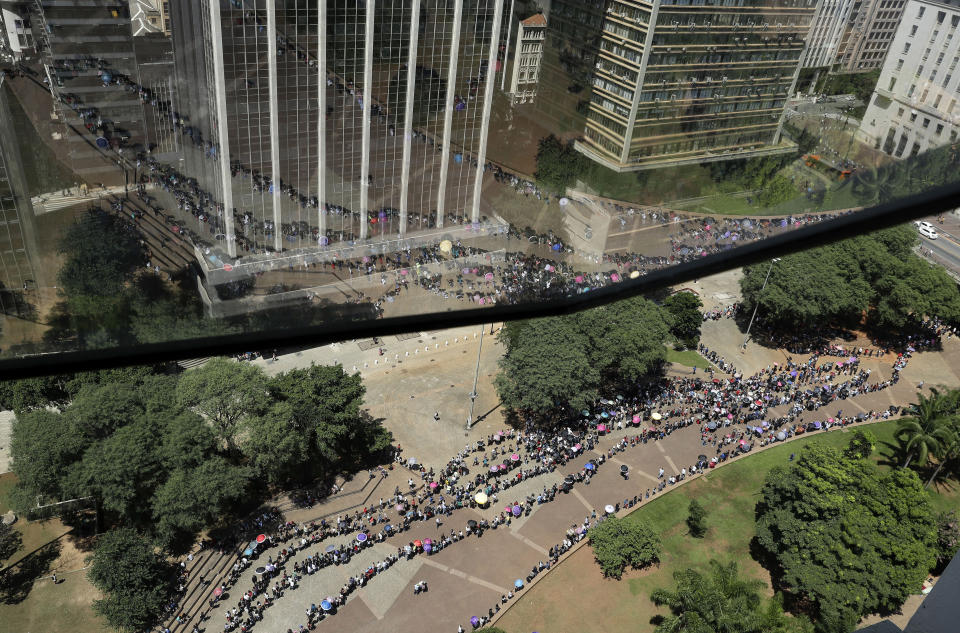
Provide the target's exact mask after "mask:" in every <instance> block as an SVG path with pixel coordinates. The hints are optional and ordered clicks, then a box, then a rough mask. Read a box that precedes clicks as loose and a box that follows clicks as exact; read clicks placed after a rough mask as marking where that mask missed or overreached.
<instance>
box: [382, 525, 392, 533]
mask: <svg viewBox="0 0 960 633" xmlns="http://www.w3.org/2000/svg"><path fill="white" fill-rule="evenodd" d="M383 529H384V530H386V531H387V532H389V531H391V530H392V529H393V526H392V525H388V526H387V527H385V528H383Z"/></svg>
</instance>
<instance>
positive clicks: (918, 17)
mask: <svg viewBox="0 0 960 633" xmlns="http://www.w3.org/2000/svg"><path fill="white" fill-rule="evenodd" d="M926 11H927V7H920V10H919V11H917V19H918V20H919V19H920V18H922V17H923V14H924V13H925V12H926Z"/></svg>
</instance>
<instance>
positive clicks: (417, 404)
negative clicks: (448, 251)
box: [173, 273, 960, 633]
mask: <svg viewBox="0 0 960 633" xmlns="http://www.w3.org/2000/svg"><path fill="white" fill-rule="evenodd" d="M736 280H737V278H736V274H735V273H725V274H724V275H721V276H720V277H719V278H718V279H710V280H700V281H698V282H697V283H696V284H695V288H699V291H702V296H703V298H704V302H705V304H706V305H707V307H708V308H712V307H723V306H725V305H729V304H730V303H732V302H734V301H736V300H737V297H736V294H735V293H736ZM490 327H491V326H489V325H488V326H486V329H485V332H486V335H485V336H484V337H483V340H484V343H483V350H482V352H481V354H480V372H479V389H478V391H479V394H480V395H479V398H478V401H477V404H476V415H477V416H480V415H483V414H485V413H486V414H487V415H486V417H484V418H483V419H482V420H481V421H480V422H479V424H478V425H476V426H475V427H474V428H472V429H471V430H470V431H466V430H465V429H464V422H465V417H466V413H467V411H468V406H469V399H468V394H469V392H470V390H471V389H472V387H473V376H474V372H475V370H476V363H477V353H478V350H479V346H480V336H479V329H480V328H478V327H473V328H461V329H458V330H455V331H449V332H438V333H433V332H421V333H419V335H418V336H410V337H386V338H385V339H384V340H381V341H380V344H379V346H377V345H373V344H372V342H370V341H366V342H364V341H353V342H349V343H340V344H336V345H333V346H326V347H323V348H317V349H312V350H305V351H303V352H299V353H297V354H287V355H283V356H281V357H280V358H279V359H278V360H277V361H271V360H260V361H256V362H258V363H261V364H262V365H263V366H264V369H265V370H266V371H268V372H269V373H275V372H278V371H282V370H285V369H289V368H292V367H298V366H304V365H307V364H309V363H310V362H318V363H326V362H333V361H336V360H339V361H340V362H343V363H344V364H345V365H346V367H345V368H346V369H347V370H348V371H351V370H352V369H353V367H354V366H356V367H357V371H360V372H361V373H362V374H363V376H364V380H365V383H366V385H367V389H368V393H367V398H366V405H367V410H368V411H369V412H370V413H371V414H372V415H374V416H376V417H381V418H383V419H384V423H385V424H386V426H387V427H388V428H389V429H390V430H391V431H392V432H393V433H394V435H395V438H396V440H397V441H398V442H399V443H400V444H401V445H402V446H403V449H404V454H405V456H416V457H417V459H418V460H419V461H420V462H421V463H423V464H424V465H425V466H426V467H428V468H429V467H431V466H432V467H434V468H437V469H439V468H440V467H442V466H443V465H445V464H446V462H447V460H449V459H450V458H451V457H452V456H453V455H455V454H456V452H457V451H458V450H460V449H462V448H463V447H464V445H465V444H467V443H468V442H473V441H475V440H476V439H478V438H481V437H486V436H487V435H489V434H490V433H492V432H493V431H495V430H498V429H501V428H505V427H504V424H503V418H502V414H501V412H500V410H499V408H497V407H496V404H497V403H496V398H495V395H494V392H493V389H492V384H491V379H492V377H493V376H494V375H495V371H496V360H497V358H498V356H499V354H500V353H501V351H502V350H501V348H500V346H499V344H498V343H497V342H496V340H495V337H492V336H490V335H489V332H490ZM498 327H499V325H496V326H494V329H496V328H498ZM474 335H476V336H474ZM703 342H704V344H706V345H707V346H708V347H711V348H712V349H717V350H728V349H729V350H730V351H729V352H727V353H728V354H738V350H739V344H740V342H742V334H741V333H740V332H739V330H737V328H736V326H735V324H734V323H733V321H731V320H729V319H721V320H719V321H709V322H707V323H706V324H705V327H704V339H703ZM861 344H866V342H861ZM380 347H384V348H386V352H385V354H384V355H383V356H381V355H380V354H379V348H380ZM414 350H419V351H416V352H414ZM776 358H780V359H781V360H785V359H786V356H785V355H784V354H783V353H782V352H780V351H778V350H768V349H764V348H757V346H756V345H755V344H751V345H750V346H748V349H747V351H746V352H745V353H743V354H738V357H736V358H732V360H733V362H734V363H736V364H737V366H738V368H739V369H740V370H742V371H745V372H746V373H752V372H753V371H755V370H756V369H759V368H762V367H765V366H766V365H767V364H770V363H772V362H777V361H776V360H774V359H776ZM382 359H386V360H382ZM803 359H804V357H803V356H800V357H799V358H795V360H803ZM892 364H893V356H891V355H887V356H886V357H884V358H880V359H878V358H876V357H871V358H867V357H864V358H863V359H862V367H864V368H869V369H870V370H871V372H872V373H871V382H875V381H882V380H886V379H888V378H890V377H891V374H892ZM670 373H672V374H675V375H687V374H688V373H689V369H688V368H685V367H681V366H676V365H675V366H673V367H672V368H671V370H670ZM398 378H402V379H401V380H398ZM920 381H923V382H925V383H926V385H928V386H930V385H935V384H946V385H951V386H953V385H958V384H960V341H958V340H957V339H956V338H949V339H947V338H945V339H944V349H943V351H941V352H922V353H918V354H915V355H914V358H913V359H912V360H911V361H910V364H909V365H908V367H907V368H906V369H905V370H904V371H903V372H902V378H901V380H900V382H899V383H898V384H896V385H893V386H891V387H889V388H887V389H883V390H880V391H877V392H873V393H867V394H862V395H860V396H857V397H856V398H851V399H847V400H840V401H835V402H833V403H831V404H829V405H826V406H824V407H821V408H820V409H819V410H816V411H812V412H811V411H804V412H803V413H802V414H801V416H800V419H801V420H803V421H812V420H823V419H826V418H827V417H836V416H838V415H839V414H840V411H841V410H842V411H843V414H845V415H856V414H858V413H861V412H867V411H879V410H882V409H886V408H887V407H889V406H890V405H891V404H905V403H909V402H912V401H914V400H915V399H916V388H917V385H918V383H919V382H920ZM435 411H439V412H440V413H441V416H440V420H439V421H435V420H434V419H433V413H434V412H435ZM785 413H786V410H785V407H776V408H773V409H771V410H770V413H769V414H768V417H771V418H772V417H776V416H780V415H784V414H785ZM830 432H844V431H830ZM626 433H627V431H615V432H613V433H610V434H608V435H607V436H606V437H602V438H601V439H600V443H599V444H598V446H597V447H596V449H595V450H594V451H592V452H588V453H587V454H585V455H583V456H582V457H583V458H582V459H577V460H573V461H571V462H569V463H568V464H567V465H566V466H564V467H562V468H558V469H557V470H556V471H555V472H553V473H550V474H546V475H541V476H537V477H533V478H531V479H529V480H527V481H524V482H523V483H521V484H519V485H516V486H514V487H512V488H510V489H509V490H506V491H503V492H501V493H500V499H499V501H498V503H495V504H493V503H492V504H491V507H490V508H489V509H486V510H481V509H470V508H463V509H459V510H456V511H455V512H454V514H453V515H452V516H450V517H443V520H444V525H443V527H442V528H438V527H437V526H436V525H435V523H434V522H433V521H432V520H430V521H424V522H414V523H413V524H412V525H411V528H410V529H409V530H407V531H406V532H403V533H401V534H395V535H393V536H391V537H389V538H387V539H386V541H384V542H383V543H378V544H376V545H374V546H372V547H369V548H366V549H364V550H362V551H361V552H360V553H359V554H358V555H356V556H354V557H353V559H351V561H350V562H349V563H348V564H346V565H341V566H330V567H325V568H322V569H320V570H319V571H317V572H316V573H314V574H312V575H304V576H303V579H302V581H301V583H300V586H299V587H298V588H297V589H296V590H292V591H289V590H288V592H287V593H286V595H284V596H283V597H282V598H280V599H278V600H277V601H276V604H275V605H274V606H273V607H271V608H270V609H267V610H266V611H265V612H264V621H263V622H260V623H258V624H257V626H256V630H262V631H268V632H273V631H276V632H280V633H282V632H283V631H286V630H287V629H288V628H289V629H293V630H297V629H298V627H299V626H300V624H302V623H305V622H306V617H305V615H304V612H305V610H306V609H308V608H309V607H310V605H311V604H312V603H317V604H319V602H320V601H321V600H322V599H323V598H325V597H326V596H331V595H334V596H335V595H338V592H339V590H340V588H341V586H343V584H344V582H345V581H346V579H347V578H348V577H349V576H355V575H357V574H359V573H362V572H363V570H365V569H366V568H367V567H368V566H369V565H370V564H373V563H375V562H377V561H381V560H383V559H384V558H386V556H388V555H390V554H391V553H396V551H397V548H398V547H403V546H404V545H407V544H408V543H410V542H412V541H414V540H415V539H426V538H433V539H436V538H437V536H438V535H439V534H440V530H441V529H442V530H443V531H445V532H449V530H450V529H451V528H454V529H457V530H462V529H464V528H465V525H466V522H467V521H468V520H470V519H474V520H480V519H481V518H486V519H488V520H492V519H493V517H494V516H495V515H497V514H499V512H500V511H501V510H502V507H503V506H504V505H505V503H508V502H513V501H514V500H517V501H520V502H521V503H522V502H523V500H524V499H525V498H526V497H527V495H530V494H533V495H536V494H537V493H539V492H540V491H542V490H543V489H544V488H549V487H551V486H552V485H553V484H555V483H559V482H560V481H562V479H563V477H564V476H565V475H566V474H572V473H575V472H578V471H580V470H581V468H582V466H583V463H584V462H585V461H586V460H587V459H591V458H595V457H599V455H600V454H601V453H605V452H606V450H607V449H609V448H610V447H611V446H612V445H613V444H614V443H615V442H616V441H619V440H620V439H621V438H623V437H624V435H625V434H626ZM635 433H636V432H635V431H634V432H631V433H630V434H631V435H633V434H635ZM711 449H712V447H704V446H703V445H702V444H701V442H700V437H699V427H698V426H696V425H692V426H690V427H686V428H683V429H680V430H678V431H674V433H673V434H672V435H670V436H668V437H666V438H665V439H663V440H661V441H658V442H650V443H648V444H644V445H638V446H637V447H631V448H628V449H627V450H626V451H624V452H621V453H618V454H616V455H615V456H614V457H613V458H612V459H608V461H610V462H612V463H611V464H609V465H606V466H604V467H602V468H601V469H600V470H599V472H598V473H597V474H596V475H595V476H594V477H593V478H592V481H591V483H590V484H589V485H583V484H577V485H576V486H575V487H574V489H573V491H572V492H571V493H569V494H558V495H557V496H556V499H555V500H554V501H553V502H551V503H547V504H543V505H535V506H533V511H532V512H531V514H530V515H529V516H524V517H521V518H520V519H517V520H514V521H513V522H512V523H511V524H510V525H502V526H500V527H499V528H498V529H490V530H487V531H485V532H484V533H483V535H482V537H479V538H478V537H475V536H470V537H468V538H466V539H464V540H461V541H459V542H455V543H453V544H451V545H450V546H448V547H446V548H444V549H442V550H441V551H439V552H436V553H434V554H433V555H430V556H425V555H419V556H416V557H414V558H413V559H411V560H405V559H401V560H400V561H399V562H397V563H395V564H394V565H393V566H392V567H390V568H389V569H387V570H385V571H381V572H379V573H378V574H376V575H375V576H373V577H372V578H371V579H370V580H369V582H368V584H367V585H366V586H364V587H362V588H360V589H358V590H356V591H354V592H353V593H351V594H350V595H349V597H348V600H347V602H346V604H345V605H343V606H342V607H340V609H339V612H338V613H337V614H336V615H335V616H333V617H329V618H327V619H326V620H324V621H322V622H320V623H319V624H318V625H317V630H319V631H325V630H326V631H335V630H350V631H359V632H371V633H372V632H374V631H378V632H379V631H383V630H390V631H396V632H398V633H402V632H407V631H410V632H415V631H416V632H420V631H424V630H429V631H450V632H452V631H456V630H457V626H458V625H463V626H464V627H465V628H469V626H468V620H469V618H470V617H471V616H472V615H485V614H486V613H487V610H488V609H489V608H490V607H492V606H493V605H494V604H496V603H497V602H498V601H499V599H500V597H501V596H502V595H504V594H506V593H507V591H508V590H509V589H510V588H512V587H513V583H514V581H515V580H516V579H518V578H526V576H527V575H528V574H529V573H530V570H531V568H532V567H534V566H536V565H537V563H538V562H540V561H543V562H546V561H547V560H548V558H549V556H548V550H549V549H550V547H551V546H553V545H556V544H557V543H559V542H560V541H561V540H562V539H563V538H564V536H565V532H566V530H567V529H568V528H570V527H571V526H572V525H574V524H580V523H581V522H582V521H583V520H584V517H585V516H588V515H590V514H591V513H592V512H593V511H594V510H596V511H597V512H598V514H599V513H601V512H602V508H603V507H604V506H605V505H607V504H616V503H617V502H621V503H622V502H623V500H624V499H625V498H632V497H633V496H634V495H641V496H643V495H644V494H645V492H646V490H647V489H648V488H651V487H653V486H654V485H655V484H656V483H657V472H658V470H659V469H660V468H663V469H664V470H665V471H666V472H667V473H668V474H672V473H675V472H679V470H680V469H681V468H689V467H690V465H691V464H693V463H695V461H696V459H697V456H698V455H699V454H701V453H707V454H708V455H710V454H712V450H711ZM743 459H749V456H747V457H745V458H743ZM621 464H625V465H627V466H628V467H629V473H630V476H629V479H625V478H623V477H621V476H620V472H619V468H618V466H619V465H621ZM472 470H476V467H473V468H472ZM471 475H472V473H471ZM408 477H413V478H414V479H415V480H416V481H417V482H418V484H419V483H422V482H420V480H419V478H418V476H417V475H414V474H412V473H410V471H408V470H407V469H405V468H396V469H394V470H392V471H389V474H388V477H387V478H386V479H381V478H379V477H377V478H376V479H372V480H371V479H368V478H367V477H366V475H365V473H361V474H360V476H358V477H356V478H354V479H353V480H350V481H347V482H346V483H345V485H344V489H343V491H342V492H340V493H339V494H336V495H334V496H332V497H330V498H329V499H328V500H327V501H325V502H324V503H323V504H320V505H318V506H315V507H313V508H310V509H301V510H290V511H288V512H286V518H287V519H288V520H292V521H297V522H299V521H307V520H312V519H319V518H321V517H335V516H337V515H338V514H340V513H346V512H349V513H352V512H354V511H355V510H357V509H361V508H364V507H370V506H373V505H376V504H377V503H378V501H379V499H380V498H384V499H386V498H388V497H390V496H391V495H392V494H393V492H394V488H395V487H400V489H401V490H404V491H406V490H407V487H406V483H407V479H408ZM668 490H669V489H668ZM378 530H379V526H378V527H376V528H374V529H373V530H372V531H373V532H376V531H378ZM352 539H353V535H344V536H340V537H336V538H328V539H325V540H323V541H322V542H320V543H318V544H316V545H313V546H311V547H309V548H307V550H305V551H301V552H298V553H297V555H296V556H295V557H294V560H303V559H304V558H305V557H306V556H307V555H309V554H312V553H314V552H322V551H324V549H325V548H326V547H327V546H329V545H331V544H333V545H339V544H341V543H344V544H346V543H348V542H351V541H352ZM271 552H274V550H271ZM197 564H198V565H199V564H202V561H199V559H198V563H197ZM289 565H292V562H291V563H288V566H289ZM253 573H254V572H253V570H252V569H249V570H247V572H246V573H245V574H244V576H243V577H242V578H241V579H240V580H239V581H238V582H237V583H236V584H235V585H234V588H233V591H235V592H236V593H238V594H239V592H240V591H243V590H245V589H246V588H248V587H249V586H251V584H252V575H253ZM209 579H210V578H209V577H208V580H209ZM421 581H426V582H427V584H428V586H429V591H428V592H426V593H420V594H416V595H415V593H414V585H415V584H417V583H418V582H421ZM213 582H216V581H213ZM212 586H215V585H205V586H203V587H200V588H194V589H192V590H191V593H189V594H188V596H187V598H186V599H185V600H184V602H183V605H184V608H185V609H186V611H187V613H188V614H189V615H190V616H191V617H193V618H195V617H196V616H197V615H198V612H202V611H207V608H206V599H207V598H209V592H210V591H211V588H212ZM235 601H236V598H233V597H230V598H227V599H226V600H225V603H224V604H223V605H221V607H222V606H229V605H231V604H233V603H234V602H235ZM191 605H195V607H196V608H195V609H191ZM222 611H223V608H217V609H214V610H213V611H212V612H211V615H210V618H211V619H210V620H209V622H208V624H207V626H208V629H207V630H210V631H212V630H215V629H217V630H218V629H219V628H220V627H221V622H222V618H223V616H222ZM173 630H174V632H175V633H178V631H179V630H184V631H185V630H189V629H188V628H181V629H178V628H173Z"/></svg>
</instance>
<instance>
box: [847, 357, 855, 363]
mask: <svg viewBox="0 0 960 633" xmlns="http://www.w3.org/2000/svg"><path fill="white" fill-rule="evenodd" d="M847 362H850V363H855V362H857V357H856V356H851V357H850V360H849V361H847Z"/></svg>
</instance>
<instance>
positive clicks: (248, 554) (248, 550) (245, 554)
mask: <svg viewBox="0 0 960 633" xmlns="http://www.w3.org/2000/svg"><path fill="white" fill-rule="evenodd" d="M243 555H244V556H253V550H252V549H250V548H249V547H248V548H247V549H245V550H243Z"/></svg>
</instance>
